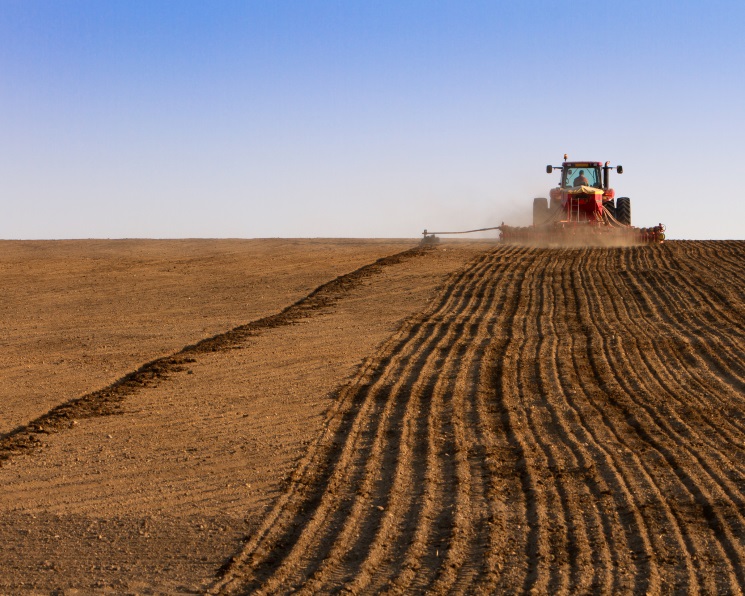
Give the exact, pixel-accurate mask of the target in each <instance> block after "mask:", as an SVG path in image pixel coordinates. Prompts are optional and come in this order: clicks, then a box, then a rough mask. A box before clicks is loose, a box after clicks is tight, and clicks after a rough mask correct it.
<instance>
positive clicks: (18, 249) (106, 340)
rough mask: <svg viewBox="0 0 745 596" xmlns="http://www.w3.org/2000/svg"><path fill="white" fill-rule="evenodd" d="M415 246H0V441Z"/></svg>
mask: <svg viewBox="0 0 745 596" xmlns="http://www.w3.org/2000/svg"><path fill="white" fill-rule="evenodd" d="M412 246H416V243H415V242H414V241H412V240H353V239H309V240H305V239H302V240H301V239H297V240H294V239H268V240H201V239H196V240H80V241H77V240H64V241H0V395H1V396H2V398H3V403H2V408H1V409H0V434H6V433H8V432H10V431H12V430H13V429H15V428H17V427H19V426H24V425H26V424H28V422H29V421H30V420H34V419H35V418H37V417H39V416H40V415H42V414H44V413H45V412H48V411H49V410H51V409H52V408H54V407H55V406H57V405H60V404H62V403H65V402H67V401H70V400H72V399H75V398H77V397H80V396H81V395H85V394H87V393H91V392H94V391H97V390H98V389H100V388H101V387H106V386H108V385H110V384H112V383H114V382H116V381H117V380H118V379H120V378H121V377H122V376H124V375H125V374H127V373H129V372H131V371H133V370H135V369H137V368H138V367H140V366H141V365H142V364H143V363H145V362H150V361H152V360H155V359H157V358H161V357H165V356H167V355H169V354H173V353H174V352H177V351H178V350H180V349H181V348H182V347H183V346H185V345H187V344H191V343H195V342H197V341H199V340H200V339H204V338H208V337H212V336H215V335H218V334H221V333H225V332H227V331H229V330H230V329H233V328H234V327H237V326H239V325H242V324H243V323H245V322H246V321H252V320H257V319H261V318H263V317H266V316H268V315H271V314H274V313H277V312H279V311H281V310H282V309H283V308H284V307H286V306H287V305H288V304H292V303H294V302H295V301H297V300H299V299H301V298H302V297H304V296H306V295H307V294H308V293H309V292H311V291H312V290H313V289H314V288H316V287H318V286H320V285H322V284H323V283H326V282H328V281H330V280H332V279H334V278H336V277H338V276H340V275H343V274H345V273H348V272H350V271H352V270H354V269H357V268H358V267H361V266H364V265H366V264H368V263H371V262H372V261H375V260H376V259H378V258H381V257H384V256H388V255H391V254H395V253H399V252H401V251H404V250H407V249H409V248H411V247H412Z"/></svg>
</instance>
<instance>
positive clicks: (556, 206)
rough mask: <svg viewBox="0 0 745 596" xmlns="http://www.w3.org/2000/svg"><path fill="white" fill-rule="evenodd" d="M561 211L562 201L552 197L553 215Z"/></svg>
mask: <svg viewBox="0 0 745 596" xmlns="http://www.w3.org/2000/svg"><path fill="white" fill-rule="evenodd" d="M557 211H561V199H558V198H556V197H551V213H556V212H557Z"/></svg>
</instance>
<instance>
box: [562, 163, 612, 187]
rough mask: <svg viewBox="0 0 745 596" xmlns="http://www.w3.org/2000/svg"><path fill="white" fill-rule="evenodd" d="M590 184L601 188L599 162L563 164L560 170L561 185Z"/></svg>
mask: <svg viewBox="0 0 745 596" xmlns="http://www.w3.org/2000/svg"><path fill="white" fill-rule="evenodd" d="M577 186H592V187H594V188H603V183H602V179H601V177H600V164H599V163H580V164H571V163H570V164H565V165H564V167H563V168H562V172H561V187H562V188H574V187H577Z"/></svg>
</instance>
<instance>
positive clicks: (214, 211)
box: [0, 0, 745, 239]
mask: <svg viewBox="0 0 745 596" xmlns="http://www.w3.org/2000/svg"><path fill="white" fill-rule="evenodd" d="M743 25H745V3H743V2H741V1H739V0H730V1H723V0H710V1H708V2H705V3H704V2H691V1H677V2H673V1H658V2H655V1H647V2H641V1H620V2H615V3H606V2H597V1H593V2H584V1H576V2H575V1H565V2H550V1H546V0H544V1H538V0H535V1H531V0H527V1H524V2H497V1H492V2H480V1H475V2H467V1H459V2H456V1H437V0H429V1H406V0H399V1H396V2H392V1H387V0H378V1H354V0H349V1H346V2H340V1H302V2H301V1H296V2H292V1H280V0H273V1H269V0H267V1H259V0H256V1H246V2H232V1H218V0H214V1H202V2H196V1H188V0H179V1H176V0H172V1H158V0H147V1H137V0H121V1H116V2H114V1H108V2H107V1H105V0H67V1H63V0H56V1H37V0H0V39H1V40H2V43H0V139H1V140H0V209H1V211H0V213H1V214H2V215H1V216H0V238H29V239H31V238H121V237H150V238H179V237H246V238H252V237H278V236H279V237H319V236H333V237H415V236H417V235H419V234H420V233H421V231H422V229H423V228H429V229H430V230H433V229H446V230H447V229H470V228H476V227H484V226H488V225H498V224H499V223H501V222H502V221H505V222H507V223H511V224H520V223H528V222H529V220H530V210H531V206H532V199H533V197H536V196H546V195H547V193H548V189H549V188H550V187H551V186H552V185H554V184H555V183H556V178H557V176H555V175H551V176H549V175H547V174H546V173H545V166H546V164H548V163H551V164H554V165H558V164H559V163H560V162H561V159H562V155H563V154H564V153H568V154H569V156H570V158H574V159H589V160H597V161H606V160H610V161H611V163H613V164H618V163H620V164H622V165H623V166H624V174H623V175H621V176H614V177H613V180H612V182H613V186H614V187H615V188H616V191H617V194H618V195H619V196H621V195H625V196H629V197H631V200H632V210H633V220H634V223H635V224H636V225H639V226H647V225H655V224H657V223H658V222H663V223H665V224H666V225H667V227H668V235H669V237H671V238H690V239H707V238H737V239H743V238H745V207H744V206H743V205H744V203H745V198H743V197H741V196H740V188H741V186H742V183H743V179H744V178H745V143H744V142H743V139H745V110H744V108H743V106H745V76H744V75H743V74H742V73H743V68H744V67H743V65H745V35H743V34H742V28H743Z"/></svg>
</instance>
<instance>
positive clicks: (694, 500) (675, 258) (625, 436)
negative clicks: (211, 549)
mask: <svg viewBox="0 0 745 596" xmlns="http://www.w3.org/2000/svg"><path fill="white" fill-rule="evenodd" d="M744 265H745V243H743V242H669V243H666V244H664V245H657V246H644V247H627V248H613V249H608V248H577V249H539V248H526V247H512V246H499V247H497V248H495V249H493V250H491V251H489V252H488V253H486V254H484V255H482V256H480V257H477V258H476V259H474V260H473V261H472V262H471V263H470V264H469V265H468V266H467V267H464V268H463V269H461V270H460V271H458V272H456V273H454V274H452V275H451V277H450V279H449V281H448V283H447V284H446V286H445V287H444V288H443V290H442V292H441V293H440V295H439V298H438V299H437V300H436V301H434V302H433V303H432V304H431V306H430V307H429V308H428V309H427V310H426V311H424V312H422V313H421V314H419V315H416V316H413V317H411V318H410V319H409V320H408V321H407V322H406V324H404V325H403V327H402V328H401V329H400V330H399V332H398V333H397V334H395V335H394V336H393V337H391V338H390V340H389V341H387V342H386V343H385V344H384V345H383V346H382V347H381V348H380V349H379V350H378V351H377V352H376V353H375V354H374V355H372V356H371V357H370V358H369V359H368V360H367V362H366V365H365V366H364V367H363V368H362V369H361V371H360V372H359V374H358V375H357V376H356V377H355V378H354V379H353V380H352V381H350V382H349V383H348V384H346V385H345V386H344V387H342V388H341V389H340V390H339V392H338V398H337V401H336V405H335V407H334V408H333V409H332V410H331V411H330V412H329V415H328V417H327V424H326V427H325V433H324V434H323V436H322V437H321V438H320V439H319V441H318V442H317V443H316V444H315V446H314V447H313V448H312V449H310V450H309V453H308V455H307V456H306V458H305V459H304V460H303V461H302V462H301V465H300V466H299V467H298V468H297V470H296V472H295V474H294V475H293V477H292V479H291V482H290V484H289V486H288V489H287V490H286V492H285V493H284V494H283V495H282V497H281V498H280V499H279V500H278V501H277V503H276V504H275V506H274V508H273V509H272V510H271V511H270V512H269V513H268V514H267V516H266V517H265V519H264V521H263V523H262V524H261V526H260V527H259V528H258V530H257V531H256V532H255V533H254V534H253V536H252V537H251V539H250V540H249V541H248V542H247V543H246V546H245V548H244V549H243V550H242V551H241V552H240V553H238V554H237V555H236V557H235V558H234V560H233V562H232V563H231V564H230V565H229V566H227V568H226V569H225V573H224V576H223V577H222V578H221V579H220V580H218V581H217V582H216V583H215V584H214V585H213V586H212V588H211V593H215V594H216V593H258V594H261V593H287V592H290V591H300V592H302V593H338V592H342V591H346V592H351V593H363V592H364V593H371V592H381V591H382V592H390V593H442V594H444V593H451V592H467V593H484V594H486V593H502V592H509V593H512V592H516V591H517V592H531V591H536V592H538V593H578V592H592V593H608V594H611V593H619V592H634V593H659V592H667V591H674V592H675V591H677V592H685V593H714V592H716V593H739V592H741V591H742V590H743V588H744V587H745V574H744V573H743V569H745V566H744V565H743V564H744V563H745V434H744V431H745V416H744V415H743V411H744V410H745V305H744V304H743V301H742V296H741V292H742V287H743V286H745V267H744Z"/></svg>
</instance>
